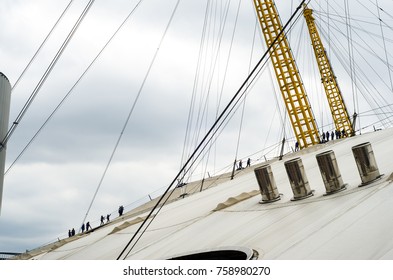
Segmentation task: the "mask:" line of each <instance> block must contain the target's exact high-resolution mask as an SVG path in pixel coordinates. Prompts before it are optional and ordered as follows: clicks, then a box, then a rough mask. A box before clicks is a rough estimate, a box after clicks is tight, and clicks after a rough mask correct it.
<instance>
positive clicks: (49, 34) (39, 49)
mask: <svg viewBox="0 0 393 280" xmlns="http://www.w3.org/2000/svg"><path fill="white" fill-rule="evenodd" d="M73 1H74V0H71V1H70V2H69V3H68V5H67V7H66V8H65V9H64V11H63V12H62V13H61V15H60V17H59V18H58V19H57V21H56V22H55V24H54V25H53V27H52V29H51V30H50V31H49V33H48V35H46V37H45V39H44V41H43V42H42V43H41V45H40V46H39V47H38V49H37V51H36V52H35V53H34V55H33V57H32V58H31V59H30V61H29V63H28V64H27V66H26V67H25V69H23V71H22V73H21V74H20V75H19V77H18V79H17V80H16V82H15V84H14V85H13V86H12V88H11V93H12V91H13V90H14V89H15V87H16V86H17V85H18V83H19V81H20V80H21V79H22V77H23V76H24V74H25V73H26V71H27V69H29V68H30V65H31V64H32V63H33V61H34V60H35V58H36V57H37V55H38V54H39V53H40V51H41V49H42V48H43V46H44V45H45V43H46V42H47V41H48V39H49V37H50V36H51V35H52V32H53V31H54V30H55V29H56V27H57V25H58V24H59V22H60V21H61V19H62V18H63V16H64V15H65V13H66V12H67V10H68V8H69V7H70V6H71V3H72V2H73Z"/></svg>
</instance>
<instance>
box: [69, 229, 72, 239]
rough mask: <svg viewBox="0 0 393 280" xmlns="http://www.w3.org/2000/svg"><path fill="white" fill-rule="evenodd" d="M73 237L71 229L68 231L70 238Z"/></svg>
mask: <svg viewBox="0 0 393 280" xmlns="http://www.w3.org/2000/svg"><path fill="white" fill-rule="evenodd" d="M71 236H72V232H71V230H70V229H69V230H68V237H71Z"/></svg>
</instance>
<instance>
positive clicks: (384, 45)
mask: <svg viewBox="0 0 393 280" xmlns="http://www.w3.org/2000/svg"><path fill="white" fill-rule="evenodd" d="M376 6H377V11H378V20H379V26H380V28H381V35H382V42H383V49H384V51H385V58H386V66H387V67H388V73H389V80H390V89H391V91H392V92H393V80H392V71H391V69H390V64H389V56H388V51H387V48H386V42H385V34H384V32H383V27H382V19H381V14H380V12H379V5H378V0H376Z"/></svg>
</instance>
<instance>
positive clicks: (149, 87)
mask: <svg viewBox="0 0 393 280" xmlns="http://www.w3.org/2000/svg"><path fill="white" fill-rule="evenodd" d="M69 2H70V1H69V0H56V1H50V0H34V1H27V0H0V7H1V8H0V71H1V72H3V73H4V74H5V75H6V76H7V77H8V78H9V80H10V81H11V85H14V83H15V81H16V80H17V79H18V77H19V76H20V75H21V73H22V71H23V69H24V68H25V67H26V65H27V64H28V62H29V61H30V59H31V57H32V56H33V55H34V53H35V52H36V50H37V49H38V47H39V46H40V44H41V43H42V42H43V40H44V38H45V37H46V36H47V34H48V33H49V31H50V30H51V28H52V27H53V25H54V23H55V22H56V21H57V19H58V18H59V16H60V15H61V13H62V12H63V11H64V9H65V7H66V6H67V5H68V4H69ZM138 2H139V1H130V0H127V1H126V0H114V1H104V0H96V1H95V3H94V4H93V6H92V8H91V10H90V11H89V13H88V14H87V16H86V18H85V19H84V21H83V22H82V24H81V26H80V28H79V29H78V30H77V32H76V33H75V35H74V37H73V38H72V40H71V42H70V43H69V45H68V46H67V48H66V50H65V51H64V53H63V55H62V56H61V58H60V59H59V61H58V63H57V64H56V66H55V67H54V69H53V71H52V72H51V74H50V76H49V77H48V79H47V81H46V83H45V84H44V86H43V87H42V89H41V90H40V92H39V94H38V95H37V97H36V99H35V100H34V102H33V104H32V105H31V107H30V108H29V110H28V112H27V113H26V115H25V117H24V118H23V120H22V121H21V123H20V124H19V126H18V128H17V129H16V130H15V133H14V134H13V136H12V138H11V139H10V141H9V143H8V148H7V163H6V169H7V168H8V167H9V166H10V164H11V163H12V162H13V161H14V160H15V159H16V157H17V156H18V155H19V154H20V153H21V151H22V150H23V148H24V147H25V146H26V145H27V143H28V142H29V141H30V140H31V138H32V137H33V135H34V134H35V133H36V132H37V130H38V129H39V128H40V127H41V125H42V124H43V123H44V121H45V120H46V119H47V118H48V116H49V115H50V114H51V112H52V111H53V110H54V109H55V107H56V106H57V105H58V104H59V103H60V101H61V100H62V99H63V98H64V96H65V95H66V94H67V93H68V92H69V91H70V89H71V88H72V86H73V85H74V84H75V82H76V81H77V79H78V78H79V77H80V76H81V75H82V73H83V72H84V71H85V69H86V68H87V67H88V65H89V64H90V63H91V61H92V60H93V59H94V58H95V57H96V55H97V54H98V52H99V51H100V50H101V49H102V47H103V46H104V45H105V43H106V42H107V41H108V40H109V38H110V37H111V36H112V35H113V33H114V32H115V31H116V29H117V28H118V27H119V26H120V24H121V23H122V22H123V21H124V19H125V18H126V17H127V15H128V14H129V13H130V12H131V11H132V10H133V9H134V8H135V6H136V4H137V3H138ZM207 2H209V6H207ZM281 2H285V3H281ZM300 2H301V1H277V5H278V8H279V10H280V12H281V13H282V21H283V22H286V20H287V19H288V18H289V15H290V12H291V3H293V5H298V4H299V3H300ZM337 2H338V3H339V5H337V11H332V10H331V11H330V12H331V13H338V12H339V13H342V7H343V4H342V3H343V1H341V0H337ZM366 2H367V1H366ZM379 2H380V5H381V7H383V8H384V11H389V9H390V8H391V3H390V1H387V0H385V1H379ZM87 3H88V1H73V3H72V5H71V6H70V8H69V9H68V11H67V13H66V14H65V16H64V18H63V19H62V21H61V22H60V23H59V25H58V26H57V27H56V29H55V30H54V32H53V34H52V35H51V37H50V38H49V39H48V41H47V43H46V44H45V45H44V47H43V48H42V50H41V51H40V53H39V54H38V56H37V57H36V59H35V60H34V62H33V64H32V65H31V67H30V68H29V69H28V70H27V72H26V74H25V75H24V76H23V78H22V79H21V81H20V82H19V84H18V85H17V86H16V87H15V88H14V90H13V92H12V100H11V115H10V123H11V122H13V121H14V120H15V118H16V116H17V115H18V113H19V112H20V110H21V108H22V106H23V105H24V103H25V102H26V100H27V98H28V96H29V95H30V94H31V93H32V91H33V89H34V87H35V86H36V84H37V83H38V81H39V79H40V78H41V76H42V75H43V73H44V71H45V69H46V68H47V67H48V65H49V63H50V61H51V60H52V58H53V57H54V55H55V53H56V52H57V50H58V48H59V47H60V45H61V44H62V42H63V40H64V39H65V37H66V36H67V34H68V32H69V31H70V29H71V28H72V26H73V24H74V23H75V21H76V19H77V18H78V16H79V15H80V13H81V12H82V10H83V8H84V7H85V6H86V4H87ZM176 3H177V1H176V0H167V1H162V0H161V1H160V0H145V1H142V2H141V4H140V6H138V8H137V9H136V10H135V12H134V13H133V14H132V16H131V17H130V18H129V20H128V21H127V22H126V24H125V25H124V26H123V28H122V29H121V30H120V31H119V33H118V34H117V35H116V36H115V37H114V38H113V40H112V41H111V43H110V44H109V45H108V46H107V48H106V49H105V50H104V51H103V53H102V54H101V56H100V57H99V58H98V59H97V61H96V62H95V63H94V65H93V66H92V67H91V68H90V70H89V71H88V72H87V73H86V74H85V75H84V77H83V79H82V80H81V81H80V82H79V83H78V84H77V86H76V87H75V88H74V90H72V91H71V93H70V95H69V97H68V98H67V99H66V101H65V102H64V103H63V105H62V106H61V108H60V109H59V110H58V111H57V113H56V114H55V115H54V116H53V117H52V118H51V119H50V120H49V122H48V123H47V125H46V126H45V128H44V129H43V130H42V131H41V133H39V134H38V136H37V137H36V138H35V140H34V142H33V143H32V144H31V146H30V147H29V148H28V149H27V150H26V152H25V153H24V154H23V155H22V156H21V158H20V159H19V160H18V161H17V162H16V164H15V165H14V166H13V167H12V168H11V169H10V170H9V172H8V173H7V174H6V176H5V181H4V190H3V204H2V210H1V216H0V252H1V251H11V252H22V251H24V250H26V249H33V248H35V247H38V246H40V245H43V244H45V243H47V242H51V241H54V240H56V239H57V238H64V237H66V234H67V232H68V229H70V228H75V229H76V230H78V229H79V227H80V225H81V222H82V221H83V219H84V217H85V214H86V211H87V209H88V207H89V205H90V202H91V201H92V199H93V195H94V193H95V192H96V190H97V187H98V185H99V182H100V179H101V177H102V175H103V172H104V170H105V167H106V165H107V163H108V161H109V159H110V156H111V153H112V151H113V149H114V147H115V145H116V142H117V140H118V139H119V136H120V134H121V131H122V128H123V126H124V124H125V121H126V118H127V115H128V114H129V112H130V109H131V107H132V105H133V103H134V101H135V99H136V97H137V95H138V92H139V91H140V97H139V99H138V101H137V104H136V106H135V110H134V111H133V113H132V115H131V117H130V120H129V123H128V125H127V127H126V129H125V131H124V133H123V134H122V138H121V141H120V143H119V146H118V149H117V151H116V153H115V154H114V157H113V160H112V163H111V165H110V166H109V169H108V172H107V174H106V176H105V177H104V179H103V181H102V184H101V187H100V189H99V190H98V193H97V196H96V199H95V201H94V203H93V205H92V209H91V211H90V213H89V215H88V217H87V221H90V222H91V223H92V224H93V226H94V225H97V224H98V223H99V221H98V220H99V218H100V215H106V214H109V213H112V217H114V216H116V215H117V214H116V212H117V208H118V206H119V205H124V206H126V210H129V209H131V208H132V207H133V206H135V205H136V203H140V202H141V201H146V199H148V198H147V197H148V195H149V194H150V195H151V196H153V197H155V196H157V195H158V194H159V193H160V192H161V191H162V190H163V189H165V188H166V187H167V186H168V184H169V183H170V182H171V181H172V179H173V178H174V176H175V175H176V173H177V172H178V170H179V168H180V166H181V160H182V152H183V145H184V137H185V133H186V126H187V118H188V114H189V108H190V102H191V100H192V94H193V91H194V90H195V88H196V90H195V92H196V95H195V96H196V97H195V99H196V105H195V106H196V107H195V111H194V122H196V119H197V117H196V116H197V113H198V111H199V112H203V110H206V112H208V114H205V115H204V117H203V119H202V122H201V124H200V125H201V129H200V136H199V139H200V138H201V137H202V136H203V135H204V133H205V131H206V130H207V129H208V128H209V127H210V126H211V124H212V123H213V120H214V117H215V115H216V113H217V110H218V109H219V110H221V109H222V108H223V107H224V106H225V105H226V103H227V102H228V100H230V98H231V97H232V96H233V95H234V93H235V92H236V91H237V90H238V88H239V87H240V85H241V84H242V83H243V81H244V80H245V78H246V77H247V74H248V71H249V69H250V67H253V66H254V65H255V63H256V62H257V61H258V60H259V58H260V57H261V55H262V54H263V52H264V49H265V47H264V43H263V42H262V40H261V34H260V29H259V26H258V27H257V29H256V33H255V32H254V31H255V27H256V19H255V12H254V7H253V3H252V1H251V0H250V1H241V2H240V5H239V1H237V0H236V1H191V0H183V1H180V3H179V6H178V7H177V9H176V11H175V14H174V17H173V20H172V22H171V24H170V26H169V29H168V31H167V32H166V33H165V29H166V26H167V25H168V22H169V20H170V17H171V14H172V13H173V11H174V9H175V6H176ZM319 3H321V6H319ZM228 4H229V6H227V5H228ZM368 4H369V8H370V9H373V10H374V11H375V13H376V7H375V5H371V4H370V3H368ZM312 6H313V7H315V9H324V11H326V9H325V8H326V7H327V5H326V1H319V2H315V3H314V2H312ZM227 7H228V9H226V8H227ZM238 8H239V12H238V13H237V11H238ZM365 10H366V9H365V8H364V7H361V6H360V5H359V3H358V4H357V5H356V9H355V12H354V14H356V17H357V16H360V15H361V12H364V11H365ZM206 11H208V13H209V17H208V18H207V21H206V22H205V13H206ZM390 11H391V9H390ZM357 12H359V14H357ZM341 15H342V14H341ZM321 17H322V18H324V17H323V15H322V14H321ZM383 17H384V20H385V21H386V23H389V22H390V23H391V22H392V18H390V17H388V16H387V14H386V13H385V14H384V15H383ZM236 18H237V21H236ZM301 20H303V19H302V18H301ZM367 20H369V21H373V22H374V23H373V25H372V26H374V28H375V30H376V32H380V29H379V26H378V25H377V24H376V23H377V21H376V20H375V18H374V19H373V17H372V13H371V12H369V13H368V15H367ZM224 21H225V27H224V25H223V22H224ZM331 21H332V22H331V30H332V31H333V29H334V25H333V22H334V20H333V18H332V19H331ZM204 26H205V27H206V28H205V30H207V31H206V33H205V37H204V41H203V42H204V45H203V47H204V51H203V52H202V53H203V55H202V56H201V57H202V59H200V60H199V64H198V57H199V54H200V48H201V38H203V36H202V34H203V29H204ZM220 28H224V29H220ZM297 28H299V30H303V32H300V33H299V32H297V33H295V32H294V34H293V35H291V40H293V42H294V44H296V45H297V46H298V47H299V48H298V49H296V50H294V53H295V54H296V55H297V56H299V57H303V58H304V59H305V60H307V59H308V60H309V57H311V56H310V54H312V53H311V50H310V49H309V45H310V43H309V41H304V38H306V39H307V40H309V38H307V37H305V36H304V38H303V37H301V36H300V35H297V34H303V35H304V34H306V33H305V32H306V31H305V29H304V24H303V23H301V22H300V21H299V23H298V24H297ZM301 28H303V29H301ZM337 28H338V27H337ZM220 30H223V32H222V33H223V35H222V39H221V42H219V38H220V36H219V31H220ZM378 30H379V31H378ZM384 30H385V34H384V35H385V36H386V38H387V40H386V41H385V43H386V44H387V45H388V46H390V47H391V44H392V41H391V39H390V40H388V38H392V31H391V29H388V28H386V27H385V28H384ZM358 32H359V33H360V34H361V31H358ZM164 33H165V36H164ZM329 34H330V33H329ZM379 34H380V33H379ZM337 36H338V38H337V41H340V36H339V35H337ZM354 36H356V34H355V35H354ZM232 37H233V44H232V45H231V41H232ZM332 37H333V36H332ZM375 37H376V36H375ZM161 39H163V40H162V43H161V44H160V42H161ZM218 46H220V52H218V53H217V52H216V49H217V48H218ZM306 46H307V48H306ZM380 46H381V45H378V48H380ZM345 47H346V45H345V44H344V46H343V48H345ZM158 48H159V50H158V52H157V49H158ZM307 50H308V51H307ZM329 50H330V49H329ZM376 51H377V52H378V53H383V49H379V50H376ZM229 53H230V56H229ZM155 54H156V58H155V60H154V63H153V64H152V68H151V71H150V72H149V74H148V75H147V73H148V69H149V66H150V65H151V62H152V61H153V57H154V56H155ZM332 56H335V54H334V53H332ZM381 56H382V55H381ZM228 57H229V59H228ZM388 57H389V56H388ZM332 60H333V61H338V60H339V56H337V57H335V58H334V57H332ZM391 61H393V58H391ZM358 62H359V63H361V59H360V58H359V59H358ZM375 63H376V62H375ZM298 64H299V67H300V68H301V69H302V70H303V71H304V72H305V75H304V76H303V79H304V80H305V83H307V81H308V80H309V79H312V78H310V77H312V75H311V74H310V73H309V72H312V68H315V67H316V66H314V67H311V66H310V65H311V63H302V62H298ZM198 65H199V71H197V68H198ZM212 65H214V67H213V66H212ZM385 67H386V66H385ZM212 69H214V70H212ZM226 69H227V70H226ZM335 70H336V74H337V72H338V73H341V72H342V74H343V76H346V77H348V75H349V74H348V73H345V70H344V67H342V68H340V67H339V66H337V67H336V68H335ZM313 71H315V69H314V70H313ZM376 72H378V73H379V74H380V75H382V76H384V77H385V81H386V80H388V71H387V70H386V69H384V68H382V67H381V68H380V69H378V71H376ZM196 73H198V76H197V77H198V78H196ZM269 73H270V72H269V71H267V70H266V71H264V72H263V75H262V76H261V77H260V78H259V79H258V81H257V82H256V83H255V85H253V87H252V90H251V91H250V92H249V94H248V95H247V99H246V106H245V107H244V108H245V112H244V117H243V122H242V126H241V127H242V128H241V134H240V142H239V143H240V145H239V149H238V155H237V158H247V157H251V158H252V160H253V163H257V162H258V160H260V159H261V158H262V157H263V155H264V154H265V153H264V152H263V151H262V150H263V149H264V148H266V147H269V146H271V145H274V144H276V143H278V141H279V140H280V139H281V138H282V132H281V131H282V127H281V124H280V121H279V120H280V114H279V112H278V111H277V106H276V101H275V97H274V87H273V85H272V82H271V76H270V74H269ZM370 77H372V74H370ZM145 78H146V81H145V83H144V82H143V81H144V79H145ZM224 78H225V83H224V85H223V80H224ZM195 80H197V81H198V84H197V86H194V85H195ZM314 80H315V79H314ZM374 81H375V84H376V85H378V84H379V83H381V82H379V81H377V80H374ZM386 83H387V84H389V82H386ZM142 85H143V87H142ZM313 85H314V88H316V89H315V91H318V90H321V86H320V83H317V82H314V84H313ZM340 86H341V87H342V88H344V89H345V90H348V91H350V89H351V82H348V81H346V82H345V79H344V78H342V84H340ZM387 86H388V85H382V87H383V88H386V87H387ZM311 91H313V90H311ZM208 92H209V97H208V99H207V100H208V102H207V103H206V104H208V105H206V107H204V106H202V105H200V104H205V99H206V98H207V93H208ZM221 93H222V97H221V101H220V105H219V106H218V105H217V103H218V100H219V98H220V97H219V96H220V94H221ZM390 94H391V92H390ZM359 95H361V94H360V93H359ZM277 96H278V98H281V97H280V96H279V95H277ZM316 96H317V94H316ZM344 97H345V98H346V99H347V100H348V104H349V107H350V109H349V110H350V111H351V112H352V113H353V111H354V110H353V109H352V108H353V104H354V102H353V101H352V95H351V94H348V95H347V96H344ZM383 97H384V98H385V99H386V100H387V103H388V104H389V103H393V102H392V99H390V102H389V95H383ZM381 99H383V98H382V97H381ZM310 100H311V103H312V105H313V108H314V110H315V115H316V118H317V121H318V122H319V124H320V125H327V124H329V122H331V121H330V120H329V117H328V113H327V112H326V109H323V105H321V104H322V101H321V98H318V96H317V97H315V96H314V97H313V96H312V94H310ZM360 100H361V99H360ZM279 101H280V102H281V99H280V100H279ZM364 103H366V105H363V104H364ZM379 104H380V103H379ZM280 106H282V104H281V105H280ZM360 106H364V107H362V110H368V109H369V106H368V105H367V102H364V101H363V102H361V105H360ZM217 108H218V109H217ZM241 108H242V107H240V109H239V110H238V111H237V113H236V114H235V115H234V116H233V118H232V120H231V122H230V124H229V125H227V126H226V128H225V130H224V131H223V132H222V133H221V135H220V138H219V139H218V140H217V142H216V143H217V145H215V146H213V147H214V149H212V151H211V153H210V156H209V162H208V165H207V168H205V165H201V167H200V168H198V169H196V170H195V172H194V174H193V177H192V178H193V179H201V178H202V177H203V176H208V175H207V174H206V173H207V172H209V174H210V175H213V174H216V173H219V172H223V171H228V170H230V165H231V163H232V162H233V160H234V158H235V156H236V147H237V142H238V135H239V129H240V124H241V115H242V111H241ZM364 122H366V121H364ZM369 123H372V122H369ZM198 125H199V124H198ZM195 126H196V124H195ZM330 128H331V126H330V127H329V126H328V127H327V129H330ZM192 130H193V131H192V132H191V135H194V130H195V127H193V128H192ZM288 130H289V128H288V125H287V136H288V137H291V133H290V131H288ZM289 144H290V145H292V144H293V139H292V142H289ZM187 149H188V150H187V151H189V150H190V148H187ZM277 150H278V149H274V148H273V153H272V154H269V156H273V155H277V154H275V153H276V152H277ZM205 164H206V162H205Z"/></svg>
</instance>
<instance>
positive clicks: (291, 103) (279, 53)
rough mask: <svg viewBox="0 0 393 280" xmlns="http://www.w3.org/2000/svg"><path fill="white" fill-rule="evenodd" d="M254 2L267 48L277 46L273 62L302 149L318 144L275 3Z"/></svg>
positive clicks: (298, 75)
mask: <svg viewBox="0 0 393 280" xmlns="http://www.w3.org/2000/svg"><path fill="white" fill-rule="evenodd" d="M253 1H254V4H255V8H256V12H257V16H258V20H259V23H260V25H261V28H262V33H263V36H264V38H265V41H266V44H267V46H268V47H269V46H270V45H272V44H273V47H272V48H270V58H271V60H272V63H273V67H274V71H275V74H276V77H277V82H278V84H279V87H280V91H281V94H282V97H283V99H284V102H285V106H286V109H287V112H288V115H289V118H290V120H291V124H292V128H293V131H294V133H295V136H296V139H297V142H298V144H299V147H300V148H301V149H302V148H306V147H309V146H312V145H314V144H318V143H319V141H320V139H319V133H318V129H317V126H316V123H315V119H314V116H313V113H312V111H311V106H310V105H309V102H308V99H307V94H306V91H305V88H304V85H303V82H302V80H301V78H300V74H299V71H298V68H297V65H296V62H295V59H294V57H293V55H292V51H291V48H290V46H289V42H288V40H287V38H286V36H285V34H284V33H283V32H281V31H282V29H283V27H282V23H281V19H280V17H279V15H278V12H277V9H276V6H275V3H274V1H273V0H264V1H263V0H253ZM277 37H279V38H278V40H276V38H277Z"/></svg>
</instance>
